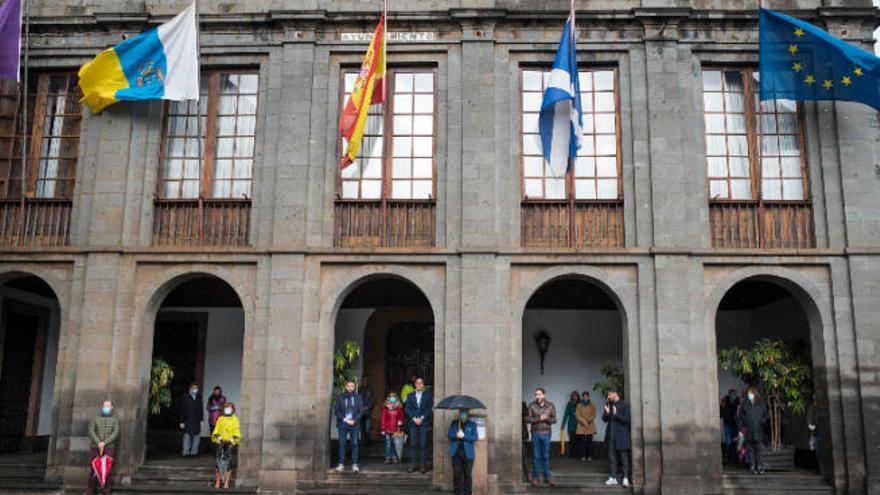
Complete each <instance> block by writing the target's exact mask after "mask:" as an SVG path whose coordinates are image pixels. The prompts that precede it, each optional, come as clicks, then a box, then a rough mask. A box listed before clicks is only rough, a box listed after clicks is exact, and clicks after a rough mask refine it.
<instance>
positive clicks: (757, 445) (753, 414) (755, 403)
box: [737, 387, 767, 474]
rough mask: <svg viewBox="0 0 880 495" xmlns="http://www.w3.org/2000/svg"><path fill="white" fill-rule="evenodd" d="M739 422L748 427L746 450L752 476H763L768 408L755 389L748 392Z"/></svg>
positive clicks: (739, 413) (749, 389)
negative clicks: (765, 426)
mask: <svg viewBox="0 0 880 495" xmlns="http://www.w3.org/2000/svg"><path fill="white" fill-rule="evenodd" d="M737 422H738V423H739V425H740V426H745V427H746V449H748V452H749V457H750V458H751V470H752V474H763V473H764V463H763V462H762V461H763V459H762V458H761V457H762V455H763V453H764V452H763V451H764V445H763V443H762V442H763V440H764V425H766V424H767V408H766V407H764V404H763V403H762V402H761V396H760V395H759V394H758V391H757V390H756V389H755V388H754V387H749V388H748V390H747V391H746V401H745V403H743V404H742V405H740V406H739V412H738V413H737Z"/></svg>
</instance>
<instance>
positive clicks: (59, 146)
mask: <svg viewBox="0 0 880 495" xmlns="http://www.w3.org/2000/svg"><path fill="white" fill-rule="evenodd" d="M28 86H29V94H28V98H27V110H28V111H27V130H26V132H27V133H28V137H29V139H28V149H27V152H26V153H25V155H26V162H27V167H26V174H25V181H26V182H25V196H26V197H29V198H38V199H70V198H72V197H73V189H74V185H75V181H76V163H77V156H78V154H79V136H80V123H81V121H82V105H81V104H80V102H79V100H80V97H81V95H80V93H79V88H78V87H77V78H76V75H75V74H70V73H43V74H37V75H35V76H34V77H32V78H31V80H30V81H29V85H28ZM23 117H24V115H23V112H22V105H21V94H20V90H19V85H18V84H16V83H15V82H14V81H0V198H7V199H13V198H21V197H22V176H21V165H22V151H21V146H22V125H23V123H24V122H23Z"/></svg>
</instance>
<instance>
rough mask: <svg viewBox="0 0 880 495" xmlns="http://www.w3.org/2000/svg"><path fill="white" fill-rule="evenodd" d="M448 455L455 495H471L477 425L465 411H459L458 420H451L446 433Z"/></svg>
mask: <svg viewBox="0 0 880 495" xmlns="http://www.w3.org/2000/svg"><path fill="white" fill-rule="evenodd" d="M447 436H448V437H449V442H450V443H449V455H451V456H452V484H453V486H454V487H455V495H471V492H472V490H473V479H472V478H471V472H472V471H473V469H474V442H476V441H477V424H476V423H474V422H473V421H472V420H471V419H470V418H469V417H468V410H467V409H459V411H458V418H457V419H454V420H452V423H451V424H450V425H449V431H448V432H447Z"/></svg>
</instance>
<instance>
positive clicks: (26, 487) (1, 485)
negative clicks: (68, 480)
mask: <svg viewBox="0 0 880 495" xmlns="http://www.w3.org/2000/svg"><path fill="white" fill-rule="evenodd" d="M63 493H64V491H63V490H62V489H61V487H60V486H58V485H57V484H51V483H44V482H42V481H41V482H39V483H30V482H28V483H16V482H7V481H5V480H0V495H15V494H27V495H62V494H63Z"/></svg>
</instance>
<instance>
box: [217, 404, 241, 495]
mask: <svg viewBox="0 0 880 495" xmlns="http://www.w3.org/2000/svg"><path fill="white" fill-rule="evenodd" d="M211 441H212V442H214V443H215V444H217V453H216V456H215V461H216V463H217V470H216V471H214V488H220V480H223V488H229V482H230V481H232V476H233V474H234V473H235V467H236V457H237V456H236V455H235V454H236V452H235V451H236V450H237V449H236V447H237V446H238V444H239V443H240V442H241V425H240V424H239V421H238V416H236V415H235V404H233V403H232V402H227V403H226V404H223V415H222V416H220V417H219V418H217V424H216V425H215V426H214V431H213V432H211Z"/></svg>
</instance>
